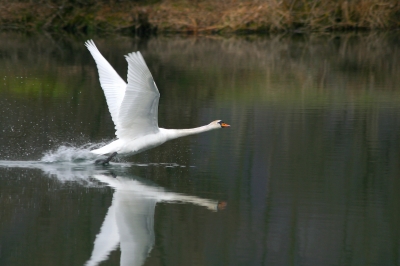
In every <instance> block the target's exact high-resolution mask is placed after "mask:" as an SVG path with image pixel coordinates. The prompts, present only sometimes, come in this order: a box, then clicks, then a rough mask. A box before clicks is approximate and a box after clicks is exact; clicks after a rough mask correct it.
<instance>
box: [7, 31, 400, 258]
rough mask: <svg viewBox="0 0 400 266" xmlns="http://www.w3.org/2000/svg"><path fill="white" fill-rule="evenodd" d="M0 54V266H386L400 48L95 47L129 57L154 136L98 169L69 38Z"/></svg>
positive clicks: (89, 84) (359, 42) (193, 43)
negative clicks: (181, 132) (144, 79)
mask: <svg viewBox="0 0 400 266" xmlns="http://www.w3.org/2000/svg"><path fill="white" fill-rule="evenodd" d="M0 35H1V36H0V38H1V40H2V42H0V58H1V60H0V78H1V81H2V82H1V83H0V88H1V89H0V125H1V130H0V140H1V141H0V150H1V153H0V265H85V264H86V265H198V264H202V265H399V264H400V259H399V258H400V254H399V250H400V242H399V240H398V239H399V237H400V230H399V229H398V224H399V222H400V212H399V207H400V205H399V204H400V197H399V193H398V192H397V190H398V188H399V187H400V179H399V178H398V177H399V173H400V166H399V160H400V152H399V147H400V134H399V133H400V112H399V111H400V110H399V109H400V107H399V106H400V105H399V103H400V100H399V99H400V90H399V88H398V84H400V67H399V66H400V48H399V47H398V43H399V38H400V35H399V34H398V33H381V34H377V33H370V34H364V33H359V34H336V35H333V34H327V35H311V36H305V35H294V36H286V35H279V36H271V37H254V36H249V37H231V38H220V37H158V38H151V39H146V40H145V39H132V38H129V37H113V36H109V37H106V38H102V37H94V40H95V42H96V44H97V46H98V48H99V49H100V51H101V52H102V53H103V55H104V56H105V57H106V58H107V59H108V60H109V61H110V63H111V64H112V65H113V66H114V67H115V69H116V70H117V71H118V72H119V73H120V75H121V76H122V77H123V78H125V77H126V62H125V60H124V57H123V55H124V54H127V53H129V52H132V51H135V50H140V51H141V52H142V54H143V56H144V58H145V59H146V61H147V64H148V65H149V68H150V70H151V71H152V73H153V76H154V79H155V81H156V83H157V85H158V88H159V90H160V93H161V99H160V106H159V125H160V126H161V127H166V128H190V127H196V126H200V125H203V124H207V123H209V122H211V121H213V120H216V119H223V120H224V121H225V122H227V123H229V124H231V128H229V129H224V130H218V131H213V132H209V133H205V134H201V135H197V136H190V137H187V138H182V139H177V140H174V141H171V142H168V143H165V144H163V145H162V146H160V147H158V148H156V149H153V150H149V151H147V152H144V153H142V154H138V155H135V156H132V157H128V158H121V159H119V160H118V161H116V162H114V163H113V164H111V165H110V166H109V167H107V168H104V167H98V166H95V165H93V161H94V160H95V158H93V157H91V156H90V154H89V153H88V151H89V150H90V149H93V148H94V147H97V146H99V145H102V144H104V143H107V142H109V141H111V140H112V139H113V138H114V125H113V124H112V121H111V118H110V115H109V113H108V110H107V106H106V103H105V100H104V96H103V93H102V91H101V89H100V87H99V82H98V76H97V71H96V67H95V64H94V62H93V59H92V58H91V56H90V54H89V52H88V51H87V50H86V48H85V47H84V45H83V43H84V41H85V40H86V38H84V37H71V36H63V37H51V36H49V35H33V36H25V35H22V34H15V33H1V34H0Z"/></svg>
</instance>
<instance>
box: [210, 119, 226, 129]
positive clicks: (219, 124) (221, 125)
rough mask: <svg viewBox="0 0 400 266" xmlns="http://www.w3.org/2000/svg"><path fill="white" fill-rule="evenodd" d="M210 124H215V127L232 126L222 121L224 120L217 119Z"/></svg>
mask: <svg viewBox="0 0 400 266" xmlns="http://www.w3.org/2000/svg"><path fill="white" fill-rule="evenodd" d="M210 126H213V127H215V128H225V127H230V125H228V124H227V123H225V122H224V121H222V120H215V121H212V122H211V123H210Z"/></svg>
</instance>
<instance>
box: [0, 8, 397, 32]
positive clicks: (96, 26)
mask: <svg viewBox="0 0 400 266" xmlns="http://www.w3.org/2000/svg"><path fill="white" fill-rule="evenodd" d="M0 25H1V28H3V29H19V30H26V31H34V30H47V31H67V32H84V33H91V32H122V33H127V34H146V33H153V32H156V31H158V32H183V33H232V32H235V33H241V32H271V31H273V32H277V31H334V30H349V29H368V30H369V29H393V28H399V26H400V2H399V1H398V0H269V1H266V0H253V1H250V0H242V1H240V0H221V1H212V0H195V1H193V0H178V1H172V0H161V1H154V0H153V1H137V0H136V1H128V0H125V1H124V0H120V1H116V0H109V1H105V0H104V1H94V0H89V1H83V0H63V1H61V0H43V1H39V3H38V2H35V3H33V1H16V0H15V1H13V0H9V1H2V2H1V3H0Z"/></svg>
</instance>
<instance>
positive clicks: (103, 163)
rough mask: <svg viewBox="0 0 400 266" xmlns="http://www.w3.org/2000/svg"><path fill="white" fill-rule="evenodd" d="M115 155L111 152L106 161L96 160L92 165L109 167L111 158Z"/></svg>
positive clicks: (115, 153)
mask: <svg viewBox="0 0 400 266" xmlns="http://www.w3.org/2000/svg"><path fill="white" fill-rule="evenodd" d="M116 155H117V152H113V153H112V154H111V155H110V156H108V158H106V159H98V160H96V161H95V162H94V164H96V165H99V164H102V165H104V166H105V165H109V163H110V161H111V160H112V158H114V157H115V156H116Z"/></svg>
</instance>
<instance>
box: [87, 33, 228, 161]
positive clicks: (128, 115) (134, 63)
mask: <svg viewBox="0 0 400 266" xmlns="http://www.w3.org/2000/svg"><path fill="white" fill-rule="evenodd" d="M85 45H86V47H87V48H88V50H89V51H90V53H91V54H92V56H93V58H94V60H95V61H96V64H97V68H98V70H99V77H100V84H101V87H102V88H103V91H104V94H105V96H106V101H107V105H108V109H109V111H110V113H111V118H112V120H113V122H114V125H115V129H116V132H115V134H116V136H117V140H115V141H113V142H111V143H110V144H107V145H105V146H103V147H101V148H99V149H96V150H92V151H91V152H92V153H94V154H99V155H102V154H109V153H114V152H117V153H118V154H120V155H133V154H136V153H139V152H142V151H145V150H148V149H151V148H154V147H156V146H159V145H161V144H163V143H164V142H166V141H168V140H171V139H175V138H179V137H184V136H188V135H192V134H198V133H202V132H206V131H210V130H213V129H218V128H222V127H229V125H227V124H225V123H223V122H222V121H220V120H216V121H213V122H211V123H210V124H208V125H206V126H202V127H198V128H193V129H164V128H159V127H158V101H159V99H160V93H159V91H158V89H157V86H156V84H155V82H154V80H153V77H152V75H151V73H150V70H149V68H148V67H147V65H146V62H145V61H144V59H143V57H142V55H141V54H140V52H136V53H135V52H133V53H130V54H128V55H126V56H125V58H126V60H127V62H128V84H126V83H125V81H124V80H123V79H122V78H121V77H120V76H119V75H118V73H117V72H116V71H115V70H114V68H113V67H112V66H111V65H110V64H109V63H108V61H107V60H106V59H105V58H104V57H103V56H102V54H101V53H100V52H99V50H98V49H97V47H96V45H95V44H94V42H93V41H92V40H89V41H87V42H86V43H85Z"/></svg>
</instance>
